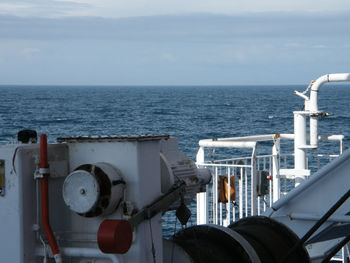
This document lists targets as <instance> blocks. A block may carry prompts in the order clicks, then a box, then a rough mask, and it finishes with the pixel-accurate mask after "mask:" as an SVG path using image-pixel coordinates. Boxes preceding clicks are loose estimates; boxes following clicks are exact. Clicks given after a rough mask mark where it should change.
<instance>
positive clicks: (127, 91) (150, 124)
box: [0, 84, 350, 237]
mask: <svg viewBox="0 0 350 263" xmlns="http://www.w3.org/2000/svg"><path fill="white" fill-rule="evenodd" d="M306 88H307V85H280V86H279V85H274V86H180V87H178V86H156V87H152V86H115V87H114V86H0V101H1V102H0V144H2V145H3V144H7V143H9V142H10V143H11V142H15V141H16V139H17V132H18V131H20V130H22V129H33V130H36V131H37V132H38V134H41V133H46V134H47V136H48V140H49V142H55V141H56V138H57V137H62V136H80V135H144V134H169V135H171V136H176V137H177V138H178V139H179V146H180V149H181V150H182V151H183V152H184V153H185V154H187V155H188V156H189V157H190V158H191V159H193V160H195V156H196V153H197V150H198V141H199V140H200V139H207V138H221V137H235V136H247V135H256V134H270V133H293V111H296V110H302V109H303V102H304V101H303V99H302V98H300V97H298V96H296V95H294V93H293V91H294V90H298V91H304V90H305V89H306ZM349 105H350V85H336V84H333V85H330V84H327V85H325V86H323V87H322V88H321V90H320V93H319V108H320V109H321V110H324V111H325V112H328V113H332V114H334V115H332V116H330V117H326V118H324V119H322V120H320V122H319V132H320V134H344V135H345V140H344V144H345V147H346V146H349V145H350V141H349V140H350V107H349ZM325 146H326V149H325V152H327V151H328V147H330V148H332V147H333V148H332V149H333V150H337V149H336V148H334V146H331V145H329V146H328V145H327V144H326V145H325ZM261 149H262V151H265V150H266V149H265V150H264V147H262V148H261ZM194 207H195V203H192V204H191V205H190V209H191V211H192V217H191V218H190V221H189V223H188V224H190V225H191V224H195V222H196V214H195V209H194ZM180 228H181V226H180V224H179V222H178V221H177V220H176V217H175V214H174V212H167V213H165V214H164V216H163V230H164V231H163V232H164V236H166V237H169V236H171V235H172V234H173V233H174V232H176V231H177V230H179V229H180Z"/></svg>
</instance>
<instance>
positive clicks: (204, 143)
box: [199, 139, 256, 148]
mask: <svg viewBox="0 0 350 263" xmlns="http://www.w3.org/2000/svg"><path fill="white" fill-rule="evenodd" d="M255 144H256V142H239V141H213V140H210V139H208V140H200V141H199V146H200V147H218V148H219V147H220V148H253V147H254V146H255Z"/></svg>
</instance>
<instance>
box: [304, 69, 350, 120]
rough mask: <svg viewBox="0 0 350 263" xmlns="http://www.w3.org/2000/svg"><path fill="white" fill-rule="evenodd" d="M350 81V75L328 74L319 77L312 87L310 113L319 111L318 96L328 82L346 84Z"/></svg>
mask: <svg viewBox="0 0 350 263" xmlns="http://www.w3.org/2000/svg"><path fill="white" fill-rule="evenodd" d="M346 81H350V73H337V74H327V75H323V76H321V77H319V78H318V79H317V80H316V81H315V83H314V84H313V85H312V87H311V92H310V112H311V113H316V112H317V111H318V105H317V94H318V91H319V89H320V87H321V86H322V85H323V84H325V83H327V82H346Z"/></svg>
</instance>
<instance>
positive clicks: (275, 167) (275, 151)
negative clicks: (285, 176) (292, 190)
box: [272, 139, 281, 202]
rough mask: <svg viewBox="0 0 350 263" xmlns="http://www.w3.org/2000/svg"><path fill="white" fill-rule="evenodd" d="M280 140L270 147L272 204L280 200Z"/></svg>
mask: <svg viewBox="0 0 350 263" xmlns="http://www.w3.org/2000/svg"><path fill="white" fill-rule="evenodd" d="M279 159H280V140H279V139H277V140H276V141H275V143H274V145H273V147H272V184H273V187H272V189H273V199H272V200H273V202H276V201H277V200H278V199H280V192H281V189H280V175H279V171H280V165H279Z"/></svg>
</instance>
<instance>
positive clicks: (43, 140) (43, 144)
mask: <svg viewBox="0 0 350 263" xmlns="http://www.w3.org/2000/svg"><path fill="white" fill-rule="evenodd" d="M47 159H48V158H47V137H46V134H42V135H41V136H40V168H41V171H43V172H42V175H43V177H42V178H41V179H40V181H41V218H42V224H43V228H44V231H45V234H46V237H47V239H48V241H49V245H50V248H51V251H52V254H53V256H54V258H55V261H56V262H57V263H58V262H61V255H60V250H59V249H58V245H57V242H56V239H55V236H54V234H53V232H52V229H51V225H50V220H49V190H48V176H49V171H48V168H49V163H48V161H47Z"/></svg>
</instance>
